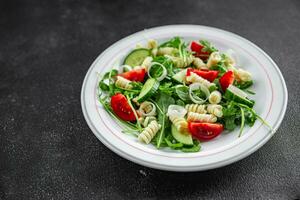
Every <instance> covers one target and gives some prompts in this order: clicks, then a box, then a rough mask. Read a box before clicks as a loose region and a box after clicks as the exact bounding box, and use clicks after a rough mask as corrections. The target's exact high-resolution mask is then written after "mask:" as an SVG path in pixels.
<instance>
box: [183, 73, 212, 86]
mask: <svg viewBox="0 0 300 200" xmlns="http://www.w3.org/2000/svg"><path fill="white" fill-rule="evenodd" d="M186 80H187V81H188V82H191V83H201V84H203V85H204V86H205V87H207V88H210V87H211V86H214V85H215V84H214V83H211V82H209V81H208V80H206V79H204V78H202V77H201V76H198V75H197V74H195V73H194V72H191V75H189V76H187V77H186Z"/></svg>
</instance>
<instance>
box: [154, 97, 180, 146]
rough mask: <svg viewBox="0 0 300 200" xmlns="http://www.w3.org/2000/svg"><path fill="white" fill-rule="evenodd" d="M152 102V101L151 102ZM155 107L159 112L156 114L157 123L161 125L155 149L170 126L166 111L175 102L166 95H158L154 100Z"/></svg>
mask: <svg viewBox="0 0 300 200" xmlns="http://www.w3.org/2000/svg"><path fill="white" fill-rule="evenodd" d="M153 102H154V101H153ZM156 102H157V103H155V104H156V106H157V108H158V110H159V113H158V122H159V124H161V129H160V131H159V133H158V134H157V137H158V138H157V144H156V147H157V148H160V144H161V142H162V141H163V140H164V137H165V135H164V134H165V129H166V128H167V127H168V126H169V125H170V122H169V119H168V117H167V116H166V113H167V111H168V107H169V105H171V104H174V103H175V100H174V99H173V98H172V97H171V96H168V95H166V94H165V93H160V94H159V95H158V98H157V99H156Z"/></svg>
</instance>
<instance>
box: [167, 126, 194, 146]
mask: <svg viewBox="0 0 300 200" xmlns="http://www.w3.org/2000/svg"><path fill="white" fill-rule="evenodd" d="M171 132H172V135H173V137H174V138H175V139H176V140H177V141H178V142H181V143H182V144H186V145H193V138H192V135H191V134H190V133H181V132H179V131H178V130H177V129H176V127H175V126H174V125H173V124H172V127H171Z"/></svg>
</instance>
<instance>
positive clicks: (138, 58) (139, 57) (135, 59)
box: [123, 48, 150, 67]
mask: <svg viewBox="0 0 300 200" xmlns="http://www.w3.org/2000/svg"><path fill="white" fill-rule="evenodd" d="M149 55H150V51H149V49H144V48H140V49H135V50H133V51H132V52H130V53H129V54H128V55H127V57H126V58H125V60H124V63H123V65H129V66H131V67H135V66H140V65H141V64H142V63H143V61H144V60H145V58H146V57H147V56H149Z"/></svg>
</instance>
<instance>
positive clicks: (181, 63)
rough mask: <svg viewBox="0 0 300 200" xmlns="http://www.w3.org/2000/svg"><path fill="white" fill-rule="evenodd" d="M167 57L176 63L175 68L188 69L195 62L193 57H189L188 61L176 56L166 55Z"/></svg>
mask: <svg viewBox="0 0 300 200" xmlns="http://www.w3.org/2000/svg"><path fill="white" fill-rule="evenodd" d="M166 57H168V58H170V59H171V60H172V61H173V62H174V64H175V66H176V67H179V68H184V67H187V66H189V65H190V64H191V63H192V62H193V56H192V55H190V56H188V57H187V58H186V60H184V59H183V58H181V57H175V56H169V55H166Z"/></svg>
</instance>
